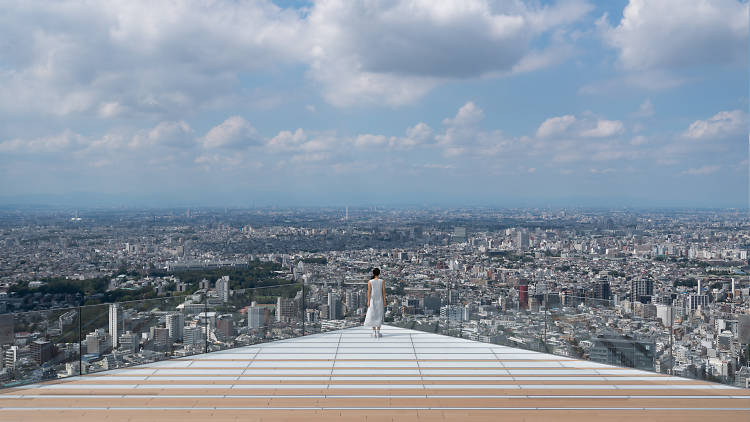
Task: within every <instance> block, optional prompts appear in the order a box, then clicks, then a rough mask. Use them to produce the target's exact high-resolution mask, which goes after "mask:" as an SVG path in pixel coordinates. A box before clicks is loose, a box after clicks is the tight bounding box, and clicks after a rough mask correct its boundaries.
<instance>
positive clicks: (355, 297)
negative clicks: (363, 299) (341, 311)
mask: <svg viewBox="0 0 750 422" xmlns="http://www.w3.org/2000/svg"><path fill="white" fill-rule="evenodd" d="M345 297H346V312H347V314H354V312H355V311H356V310H357V309H359V308H360V307H361V305H360V303H359V294H358V292H357V291H356V290H349V291H347V292H346V295H345Z"/></svg>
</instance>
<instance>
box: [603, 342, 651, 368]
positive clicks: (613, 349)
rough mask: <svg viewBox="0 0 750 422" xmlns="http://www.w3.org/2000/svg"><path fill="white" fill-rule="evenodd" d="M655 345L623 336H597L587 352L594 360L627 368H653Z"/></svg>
mask: <svg viewBox="0 0 750 422" xmlns="http://www.w3.org/2000/svg"><path fill="white" fill-rule="evenodd" d="M655 353H656V345H655V344H654V343H652V342H643V341H637V340H634V339H631V338H624V337H606V336H599V337H597V338H596V339H595V340H594V345H593V347H592V348H591V350H590V352H589V354H590V359H591V360H592V361H594V362H600V363H605V364H608V365H617V366H625V367H628V368H637V369H645V370H648V371H653V370H654V356H655Z"/></svg>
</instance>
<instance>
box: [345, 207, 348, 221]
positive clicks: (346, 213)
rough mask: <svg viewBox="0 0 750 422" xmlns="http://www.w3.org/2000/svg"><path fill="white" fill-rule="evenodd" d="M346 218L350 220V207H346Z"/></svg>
mask: <svg viewBox="0 0 750 422" xmlns="http://www.w3.org/2000/svg"><path fill="white" fill-rule="evenodd" d="M344 220H347V221H348V220H349V207H346V216H345V217H344Z"/></svg>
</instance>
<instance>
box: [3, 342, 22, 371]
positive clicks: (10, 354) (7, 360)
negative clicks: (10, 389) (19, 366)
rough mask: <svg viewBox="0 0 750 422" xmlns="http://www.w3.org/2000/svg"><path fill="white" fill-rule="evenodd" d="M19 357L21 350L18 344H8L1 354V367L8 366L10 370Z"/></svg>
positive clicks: (13, 367)
mask: <svg viewBox="0 0 750 422" xmlns="http://www.w3.org/2000/svg"><path fill="white" fill-rule="evenodd" d="M20 358H21V350H20V349H19V348H18V346H10V348H9V349H8V350H6V351H5V354H4V355H3V367H5V368H9V369H10V370H13V369H15V367H16V362H17V361H18V359H20Z"/></svg>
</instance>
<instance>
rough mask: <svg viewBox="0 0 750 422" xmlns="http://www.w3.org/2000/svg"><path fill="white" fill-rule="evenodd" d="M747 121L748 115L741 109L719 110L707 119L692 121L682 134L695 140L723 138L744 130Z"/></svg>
mask: <svg viewBox="0 0 750 422" xmlns="http://www.w3.org/2000/svg"><path fill="white" fill-rule="evenodd" d="M747 122H748V115H747V113H746V112H744V111H742V110H732V111H721V112H719V113H716V114H715V115H714V116H713V117H711V118H709V119H706V120H696V121H694V122H693V123H691V124H690V126H689V127H688V128H687V130H686V131H685V132H684V133H683V136H684V137H685V138H688V139H695V140H714V139H724V138H727V137H729V136H734V135H738V134H740V133H742V132H744V131H745V130H746V128H747Z"/></svg>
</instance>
